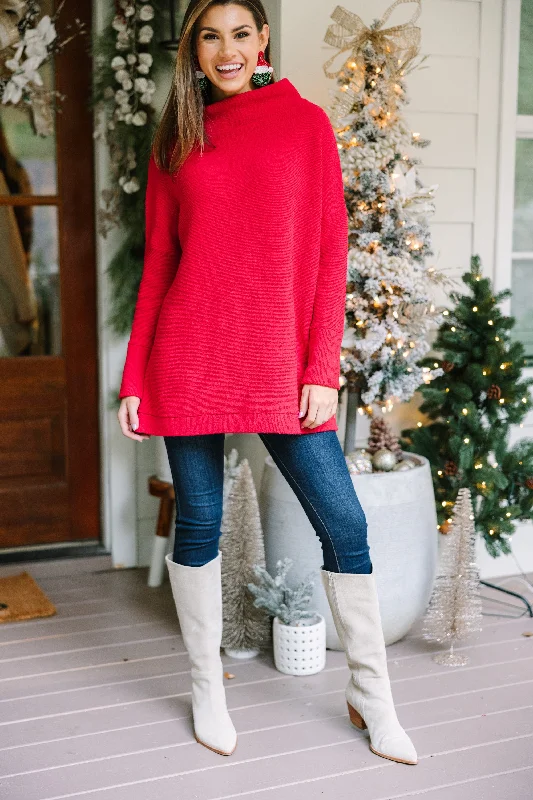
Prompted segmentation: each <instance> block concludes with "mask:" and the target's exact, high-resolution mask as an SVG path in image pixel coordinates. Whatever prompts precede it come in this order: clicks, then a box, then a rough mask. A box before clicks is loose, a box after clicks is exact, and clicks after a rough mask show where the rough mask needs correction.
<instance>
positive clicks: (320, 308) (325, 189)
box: [302, 111, 348, 389]
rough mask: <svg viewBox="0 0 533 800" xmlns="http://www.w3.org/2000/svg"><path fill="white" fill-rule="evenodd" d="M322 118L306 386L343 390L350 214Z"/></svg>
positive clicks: (332, 134)
mask: <svg viewBox="0 0 533 800" xmlns="http://www.w3.org/2000/svg"><path fill="white" fill-rule="evenodd" d="M323 115H324V125H323V133H322V185H321V191H322V228H321V241H320V265H319V271H318V278H317V283H316V289H315V298H314V302H313V315H312V319H311V329H310V335H309V344H308V361H307V366H306V369H305V371H304V374H303V378H302V383H304V384H319V385H322V386H331V387H332V388H334V389H339V388H340V385H339V375H340V350H341V342H342V337H343V333H344V316H345V308H346V280H347V270H348V212H347V209H346V203H345V199H344V182H343V177H342V169H341V163H340V159H339V150H338V147H337V140H336V136H335V131H334V130H333V127H332V125H331V121H330V120H329V118H328V116H327V114H326V112H325V111H323Z"/></svg>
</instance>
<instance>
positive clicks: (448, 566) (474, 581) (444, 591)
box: [422, 487, 481, 666]
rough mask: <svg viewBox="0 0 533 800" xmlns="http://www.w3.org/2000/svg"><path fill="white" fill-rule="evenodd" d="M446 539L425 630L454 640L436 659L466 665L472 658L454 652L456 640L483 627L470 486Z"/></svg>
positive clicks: (447, 640)
mask: <svg viewBox="0 0 533 800" xmlns="http://www.w3.org/2000/svg"><path fill="white" fill-rule="evenodd" d="M443 539H444V541H443V546H442V550H441V557H440V566H439V574H438V576H437V578H436V581H435V586H434V589H433V594H432V596H431V599H430V602H429V606H428V609H427V611H426V616H425V617H424V627H423V631H422V633H423V636H424V638H425V639H430V640H433V641H437V642H442V643H450V650H448V651H446V652H444V653H442V652H441V653H437V654H436V655H435V656H433V660H434V661H436V662H437V663H439V664H446V665H448V666H462V665H463V664H466V663H467V662H468V657H467V656H464V655H462V654H461V653H454V651H453V648H454V644H455V643H456V642H457V641H460V640H463V639H466V638H468V637H469V636H470V635H471V634H472V633H474V632H477V631H480V630H481V625H480V623H481V597H480V594H479V569H478V567H477V565H476V561H475V546H476V532H475V527H474V513H473V509H472V498H471V495H470V489H467V488H465V487H463V488H462V489H459V493H458V495H457V500H456V501H455V506H454V511H453V518H452V527H451V531H450V533H449V534H447V535H446V536H445V537H443Z"/></svg>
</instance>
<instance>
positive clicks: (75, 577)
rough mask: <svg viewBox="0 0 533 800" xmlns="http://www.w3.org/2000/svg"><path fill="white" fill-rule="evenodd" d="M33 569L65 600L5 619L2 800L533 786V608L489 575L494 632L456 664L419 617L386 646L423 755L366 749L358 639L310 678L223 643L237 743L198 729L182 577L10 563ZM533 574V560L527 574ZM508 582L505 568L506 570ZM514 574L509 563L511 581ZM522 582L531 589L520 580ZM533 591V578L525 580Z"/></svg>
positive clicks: (371, 798)
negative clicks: (358, 710)
mask: <svg viewBox="0 0 533 800" xmlns="http://www.w3.org/2000/svg"><path fill="white" fill-rule="evenodd" d="M23 570H26V571H28V572H29V573H30V574H32V575H33V577H34V578H35V579H36V580H38V581H39V583H40V585H41V586H42V588H43V589H44V590H45V591H46V592H47V593H48V595H49V597H50V598H51V600H52V601H53V602H54V603H55V604H56V605H57V610H58V614H57V615H56V616H54V617H49V618H46V619H38V620H31V621H25V622H19V623H6V624H4V625H0V661H1V671H0V797H2V798H5V800H60V799H61V800H63V798H74V797H83V798H85V799H86V800H106V798H110V800H153V798H154V797H155V798H157V800H195V799H198V800H229V798H237V797H239V798H241V797H244V798H246V797H258V798H259V797H261V798H265V800H266V799H267V798H270V797H271V798H274V799H275V800H304V798H305V800H318V798H320V800H324V798H325V799H326V800H330V799H331V800H333V798H335V800H354V798H361V800H393V798H410V797H418V796H419V795H423V796H425V797H427V798H428V800H500V799H501V798H504V799H505V800H507V798H509V800H531V798H532V797H533V788H532V787H533V636H531V637H526V636H524V635H523V634H524V633H526V632H528V631H529V632H532V633H533V620H532V619H531V618H529V617H527V616H521V617H520V616H519V615H521V614H523V607H522V606H521V605H520V604H519V603H518V601H516V602H515V601H513V600H512V599H511V598H508V599H509V602H511V603H512V605H511V606H510V607H506V606H502V605H500V604H499V603H498V604H497V603H496V602H494V598H500V597H502V598H503V597H505V596H504V595H501V594H496V593H494V592H493V591H492V590H490V589H488V588H484V589H483V592H482V594H483V596H484V614H485V616H484V619H483V626H484V627H483V632H482V633H481V634H479V635H477V636H476V637H473V638H472V640H471V642H470V643H469V645H468V646H463V647H461V650H462V651H463V652H465V653H467V654H468V655H469V656H470V661H469V663H468V664H467V665H466V666H464V667H456V668H446V667H442V666H439V665H438V664H436V663H435V662H434V661H433V660H432V658H431V654H432V653H433V652H435V651H436V650H438V649H439V647H438V646H434V645H432V644H429V643H428V642H425V641H424V640H423V639H422V638H421V637H420V635H419V628H420V624H418V625H417V626H415V628H413V629H412V630H411V631H410V633H409V635H408V636H407V637H406V638H404V639H403V640H402V641H400V642H397V643H396V644H394V645H391V646H390V647H388V648H387V652H388V659H389V673H390V677H391V681H392V687H393V693H394V698H395V702H396V708H397V711H398V716H399V718H400V721H401V722H402V724H403V726H404V727H405V728H406V730H407V731H408V732H409V735H410V736H411V738H412V739H413V741H414V743H415V746H416V747H417V750H418V755H419V763H418V765H417V766H407V765H404V764H397V763H395V762H392V761H388V760H386V759H383V758H380V757H379V756H376V755H374V754H373V753H372V752H371V751H370V750H369V749H368V738H367V732H366V731H365V732H361V731H358V730H357V729H355V728H354V727H352V726H351V725H350V723H349V720H348V717H347V714H346V707H345V704H344V694H343V690H344V686H345V684H346V681H347V678H348V671H347V667H346V663H345V657H344V654H343V653H341V652H335V651H330V650H328V654H327V665H326V668H325V669H324V670H323V671H322V672H320V673H318V674H317V675H312V676H310V677H291V676H286V675H282V674H281V673H279V672H278V671H277V670H276V669H275V667H274V665H273V661H272V658H271V656H270V654H265V655H264V656H261V657H259V658H256V659H253V660H251V661H247V662H237V663H236V662H235V661H232V660H231V659H229V658H228V657H226V656H225V655H224V656H223V660H224V662H225V664H226V665H227V666H228V668H229V670H230V671H231V673H233V674H234V675H235V678H234V679H231V680H227V681H226V689H227V698H228V706H229V708H230V711H231V715H232V719H233V721H234V723H235V726H236V728H237V731H238V734H239V741H238V744H237V749H236V750H235V752H234V753H233V755H232V756H229V757H224V756H220V755H218V754H216V753H213V752H211V751H209V750H208V749H206V748H205V747H202V746H201V745H199V744H198V743H197V742H196V741H195V740H194V738H193V735H192V723H191V717H190V691H189V690H190V675H189V666H188V657H187V654H186V652H185V650H184V647H183V642H182V639H181V637H180V635H179V629H178V624H177V619H176V612H175V608H174V604H173V601H172V596H171V592H170V585H169V582H168V578H167V579H166V580H165V582H164V584H163V586H161V587H160V588H158V589H149V588H148V587H147V586H146V578H147V570H146V569H133V570H113V569H112V568H111V564H110V562H109V560H108V559H107V558H106V557H98V558H93V559H90V558H87V559H67V560H64V561H54V562H31V563H21V564H15V565H13V564H11V565H9V566H3V567H0V575H7V574H16V573H19V572H22V571H23ZM529 577H530V579H531V577H532V576H529ZM496 582H498V581H496ZM501 582H502V583H505V586H506V587H507V588H513V584H512V583H511V582H510V581H509V579H505V580H503V579H502V581H501ZM514 586H515V588H516V589H517V590H518V591H524V585H523V584H521V582H520V581H519V579H518V578H517V579H516V580H515V582H514ZM525 594H526V596H528V597H529V599H530V600H531V596H532V593H531V590H529V591H528V590H527V588H526V589H525Z"/></svg>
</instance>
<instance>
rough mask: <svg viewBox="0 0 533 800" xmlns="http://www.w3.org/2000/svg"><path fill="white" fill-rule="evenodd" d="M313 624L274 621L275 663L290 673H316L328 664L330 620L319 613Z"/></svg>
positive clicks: (277, 667) (280, 670)
mask: <svg viewBox="0 0 533 800" xmlns="http://www.w3.org/2000/svg"><path fill="white" fill-rule="evenodd" d="M317 616H318V622H316V623H315V624H313V625H285V623H283V622H281V620H280V619H279V617H274V621H273V623H272V638H273V642H274V663H275V665H276V669H277V670H279V672H284V673H285V674H286V675H314V673H315V672H320V670H322V669H324V667H325V665H326V621H325V619H324V617H323V616H322V615H321V614H318V615H317Z"/></svg>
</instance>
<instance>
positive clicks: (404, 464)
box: [392, 458, 415, 472]
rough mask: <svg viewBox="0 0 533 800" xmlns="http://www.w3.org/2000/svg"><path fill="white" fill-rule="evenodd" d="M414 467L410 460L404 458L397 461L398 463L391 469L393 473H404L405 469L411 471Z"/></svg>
mask: <svg viewBox="0 0 533 800" xmlns="http://www.w3.org/2000/svg"><path fill="white" fill-rule="evenodd" d="M414 466H415V463H414V461H412V460H411V459H410V458H404V459H403V461H398V463H397V464H395V465H394V466H393V468H392V469H393V470H394V472H405V470H407V469H413V467H414Z"/></svg>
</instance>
